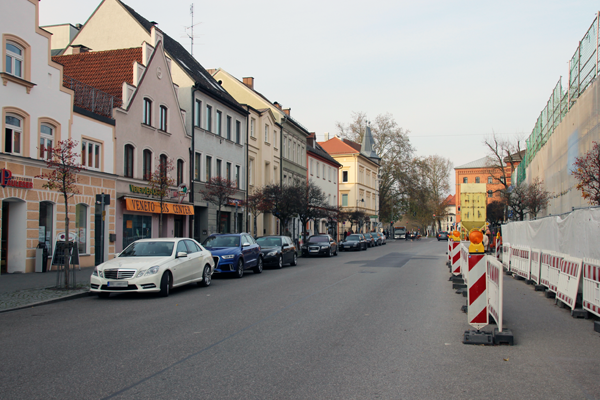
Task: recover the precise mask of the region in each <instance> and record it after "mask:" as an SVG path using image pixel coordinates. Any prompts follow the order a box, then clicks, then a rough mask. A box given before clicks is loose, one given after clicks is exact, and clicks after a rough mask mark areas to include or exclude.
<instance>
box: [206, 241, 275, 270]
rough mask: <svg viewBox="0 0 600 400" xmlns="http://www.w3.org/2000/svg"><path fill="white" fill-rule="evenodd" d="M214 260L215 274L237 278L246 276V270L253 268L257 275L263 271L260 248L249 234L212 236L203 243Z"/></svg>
mask: <svg viewBox="0 0 600 400" xmlns="http://www.w3.org/2000/svg"><path fill="white" fill-rule="evenodd" d="M202 246H204V247H205V248H206V249H207V250H209V251H210V252H211V253H212V255H213V258H214V259H215V260H216V259H217V258H218V264H217V263H215V264H216V265H215V271H214V273H215V274H221V273H228V274H233V276H235V277H236V278H241V277H242V276H244V270H246V269H250V268H252V271H254V273H255V274H260V273H261V272H262V270H263V258H262V255H261V253H260V246H259V245H258V244H257V243H256V241H255V240H254V239H253V238H252V236H250V234H248V233H224V234H212V235H210V236H209V237H207V238H206V239H205V240H204V242H202Z"/></svg>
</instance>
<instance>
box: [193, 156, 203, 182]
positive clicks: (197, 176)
mask: <svg viewBox="0 0 600 400" xmlns="http://www.w3.org/2000/svg"><path fill="white" fill-rule="evenodd" d="M200 164H202V154H200V153H196V154H195V158H194V180H196V181H200V179H201V175H200Z"/></svg>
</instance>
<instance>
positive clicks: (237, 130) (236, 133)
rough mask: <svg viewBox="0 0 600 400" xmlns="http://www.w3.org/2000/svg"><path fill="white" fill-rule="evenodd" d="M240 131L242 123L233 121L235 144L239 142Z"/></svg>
mask: <svg viewBox="0 0 600 400" xmlns="http://www.w3.org/2000/svg"><path fill="white" fill-rule="evenodd" d="M241 132H242V124H241V123H240V121H235V142H236V143H237V144H240V139H241Z"/></svg>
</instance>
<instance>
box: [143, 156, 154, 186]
mask: <svg viewBox="0 0 600 400" xmlns="http://www.w3.org/2000/svg"><path fill="white" fill-rule="evenodd" d="M143 164H144V166H143V169H144V180H146V181H149V180H150V178H152V151H150V150H148V149H146V150H144V154H143Z"/></svg>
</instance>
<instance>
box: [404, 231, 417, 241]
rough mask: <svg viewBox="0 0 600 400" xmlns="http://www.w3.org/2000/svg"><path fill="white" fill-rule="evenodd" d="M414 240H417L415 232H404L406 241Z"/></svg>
mask: <svg viewBox="0 0 600 400" xmlns="http://www.w3.org/2000/svg"><path fill="white" fill-rule="evenodd" d="M416 238H417V232H406V240H408V239H416Z"/></svg>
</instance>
